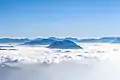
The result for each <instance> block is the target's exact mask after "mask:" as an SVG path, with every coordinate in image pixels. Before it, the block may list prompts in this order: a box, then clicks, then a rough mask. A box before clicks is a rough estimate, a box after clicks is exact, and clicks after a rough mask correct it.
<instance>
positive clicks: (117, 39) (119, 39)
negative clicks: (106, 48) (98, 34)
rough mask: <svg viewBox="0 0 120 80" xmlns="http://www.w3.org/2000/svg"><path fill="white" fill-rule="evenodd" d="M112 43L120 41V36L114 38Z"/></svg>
mask: <svg viewBox="0 0 120 80" xmlns="http://www.w3.org/2000/svg"><path fill="white" fill-rule="evenodd" d="M111 43H120V38H116V39H114V40H113V41H112V42H111Z"/></svg>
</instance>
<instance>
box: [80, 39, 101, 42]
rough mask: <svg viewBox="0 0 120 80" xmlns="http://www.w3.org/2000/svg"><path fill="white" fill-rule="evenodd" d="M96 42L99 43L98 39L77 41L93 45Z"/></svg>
mask: <svg viewBox="0 0 120 80" xmlns="http://www.w3.org/2000/svg"><path fill="white" fill-rule="evenodd" d="M98 41H99V40H98V39H81V40H79V42H81V43H95V42H98Z"/></svg>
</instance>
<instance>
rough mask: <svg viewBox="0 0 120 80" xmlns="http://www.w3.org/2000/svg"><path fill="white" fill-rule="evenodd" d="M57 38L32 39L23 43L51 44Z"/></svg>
mask: <svg viewBox="0 0 120 80" xmlns="http://www.w3.org/2000/svg"><path fill="white" fill-rule="evenodd" d="M54 41H55V40H53V39H49V38H48V39H40V40H39V39H38V40H37V39H35V40H32V41H30V42H26V43H24V44H23V45H49V44H51V43H53V42H54Z"/></svg>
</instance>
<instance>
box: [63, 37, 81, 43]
mask: <svg viewBox="0 0 120 80" xmlns="http://www.w3.org/2000/svg"><path fill="white" fill-rule="evenodd" d="M65 40H70V41H74V42H78V41H79V40H78V39H77V38H72V37H67V38H65Z"/></svg>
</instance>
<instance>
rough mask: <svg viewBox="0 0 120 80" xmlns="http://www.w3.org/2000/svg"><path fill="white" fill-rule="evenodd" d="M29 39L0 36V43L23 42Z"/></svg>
mask: <svg viewBox="0 0 120 80" xmlns="http://www.w3.org/2000/svg"><path fill="white" fill-rule="evenodd" d="M27 41H30V40H29V39H27V38H25V39H11V38H1V39H0V43H24V42H27Z"/></svg>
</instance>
